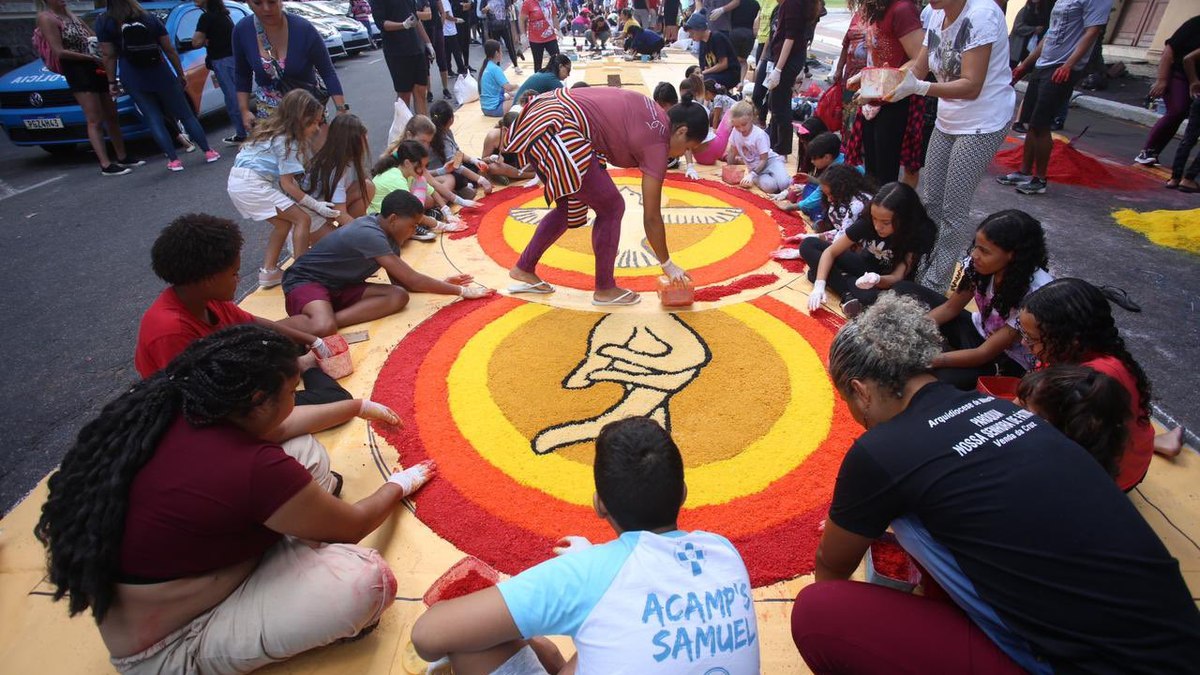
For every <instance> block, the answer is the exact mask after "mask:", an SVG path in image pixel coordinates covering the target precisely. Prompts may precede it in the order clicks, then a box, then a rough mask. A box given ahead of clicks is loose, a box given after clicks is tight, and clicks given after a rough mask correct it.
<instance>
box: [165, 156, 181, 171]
mask: <svg viewBox="0 0 1200 675" xmlns="http://www.w3.org/2000/svg"><path fill="white" fill-rule="evenodd" d="M167 171H183V162H181V161H179V160H177V159H173V160H171V161H169V162H167Z"/></svg>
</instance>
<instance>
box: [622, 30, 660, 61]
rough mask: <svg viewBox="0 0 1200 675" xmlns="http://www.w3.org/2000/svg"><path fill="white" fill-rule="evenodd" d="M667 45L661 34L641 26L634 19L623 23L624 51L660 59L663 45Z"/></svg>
mask: <svg viewBox="0 0 1200 675" xmlns="http://www.w3.org/2000/svg"><path fill="white" fill-rule="evenodd" d="M666 46H667V42H666V40H664V39H663V36H661V35H659V34H658V33H655V32H654V31H652V30H650V29H649V28H642V27H641V26H639V25H638V23H637V22H636V21H633V22H630V23H628V24H626V25H625V51H627V52H629V53H630V54H637V55H639V56H642V55H645V56H649V57H650V58H652V59H661V58H662V50H663V47H666Z"/></svg>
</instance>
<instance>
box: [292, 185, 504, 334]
mask: <svg viewBox="0 0 1200 675" xmlns="http://www.w3.org/2000/svg"><path fill="white" fill-rule="evenodd" d="M423 213H424V209H423V207H422V205H421V201H420V200H419V199H417V198H416V197H414V196H413V195H412V193H410V192H407V191H405V190H396V191H394V192H392V193H391V194H389V195H388V196H387V197H384V199H383V205H382V206H381V208H380V209H379V215H377V216H374V215H372V216H363V217H362V218H359V219H357V220H354V221H352V222H350V223H349V224H347V225H344V226H342V227H340V228H338V229H336V230H334V231H333V232H331V233H329V234H328V235H326V236H325V237H323V238H322V239H321V240H320V241H318V242H317V243H316V244H315V245H313V247H312V248H310V249H309V250H308V252H307V253H305V254H304V255H302V256H300V258H299V259H298V260H296V262H295V263H293V264H292V266H291V267H289V268H288V269H287V271H286V272H284V273H283V292H284V297H285V302H286V306H287V313H288V318H286V319H284V320H283V321H281V322H280V323H282V324H285V325H288V326H291V327H293V328H296V329H298V330H302V331H306V332H309V333H312V334H313V335H318V336H321V337H324V336H327V335H333V334H334V333H336V332H337V331H338V328H341V327H345V326H349V325H352V324H356V323H363V322H365V321H373V320H375V319H379V318H382V317H385V316H388V315H390V314H395V313H396V312H399V311H400V310H401V309H404V306H405V305H407V304H408V294H409V292H414V293H440V294H442V295H457V296H460V297H463V298H467V299H468V300H474V299H477V298H484V297H487V296H489V295H491V294H492V290H491V289H490V288H484V287H482V286H473V285H471V284H473V283H474V279H473V278H472V277H471V275H469V274H458V275H455V276H452V277H448V278H446V279H445V280H440V279H434V278H433V277H429V276H426V275H424V274H421V273H420V272H417V271H416V270H414V269H413V268H411V267H409V266H408V264H407V263H405V262H404V261H403V260H401V259H400V247H401V246H402V245H403V242H405V241H408V239H409V237H411V236H412V234H413V230H414V229H415V228H416V226H417V223H418V222H419V221H420V219H421V216H422V215H423ZM381 267H382V268H383V269H384V271H386V272H387V275H388V278H389V279H390V280H391V283H390V284H372V283H367V279H368V278H370V277H371V276H373V275H374V274H375V273H376V272H378V271H379V268H381Z"/></svg>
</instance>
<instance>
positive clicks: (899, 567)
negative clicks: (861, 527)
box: [866, 532, 921, 593]
mask: <svg viewBox="0 0 1200 675" xmlns="http://www.w3.org/2000/svg"><path fill="white" fill-rule="evenodd" d="M866 561H867V583H871V584H877V585H879V586H887V587H888V588H894V589H896V590H898V591H904V592H905V593H912V592H913V589H914V588H916V587H917V584H919V583H921V570H919V569H918V568H917V565H916V563H914V562H913V561H912V558H910V557H909V556H908V553H906V552H905V551H904V549H903V548H901V547H900V543H899V542H897V541H896V537H895V535H893V534H891V533H890V532H885V533H884V535H883V536H882V537H880V538H878V539H876V540H875V541H874V542H872V543H871V547H870V548H868V549H867V556H866Z"/></svg>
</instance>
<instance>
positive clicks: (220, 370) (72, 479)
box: [34, 325, 299, 623]
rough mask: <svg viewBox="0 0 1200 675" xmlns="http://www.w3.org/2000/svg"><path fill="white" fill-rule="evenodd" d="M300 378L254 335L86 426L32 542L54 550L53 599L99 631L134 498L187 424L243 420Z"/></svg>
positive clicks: (212, 342) (202, 350) (223, 346)
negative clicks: (164, 444) (150, 465)
mask: <svg viewBox="0 0 1200 675" xmlns="http://www.w3.org/2000/svg"><path fill="white" fill-rule="evenodd" d="M298 372H299V365H298V363H297V361H296V346H295V345H294V344H293V343H292V342H291V341H290V340H288V339H287V338H286V337H283V336H282V335H280V334H279V333H277V332H275V331H273V330H270V329H268V328H263V327H261V326H255V325H239V326H231V327H229V328H225V329H222V330H219V331H217V332H215V333H213V334H212V335H209V336H207V337H205V338H202V339H200V340H197V341H196V342H193V343H192V344H191V345H190V346H189V347H188V348H187V349H186V350H184V352H183V353H182V354H180V355H179V356H177V357H175V359H174V360H173V361H171V363H170V364H169V365H168V366H167V367H166V368H164V369H163V370H161V371H159V372H158V373H157V374H155V375H153V376H151V377H150V378H147V379H146V380H143V381H141V382H138V383H137V384H135V385H133V386H132V387H131V388H130V389H129V391H127V392H125V393H124V394H122V395H121V396H119V397H118V398H117V399H116V400H114V401H112V402H111V403H109V404H108V405H106V406H104V409H103V410H101V411H100V415H99V417H97V418H96V419H94V420H92V421H91V422H89V423H88V424H86V425H85V426H84V427H83V429H82V430H81V431H80V432H79V436H78V437H77V438H76V440H75V444H74V445H73V446H71V448H70V449H69V450H68V451H67V454H66V456H65V457H64V458H63V461H62V466H60V467H59V469H58V471H56V472H54V474H53V475H52V476H50V481H49V488H50V495H49V497H48V498H47V499H46V503H45V504H44V505H43V506H42V516H41V519H40V520H38V523H37V526H36V527H35V528H34V535H35V536H36V537H37V539H38V541H40V542H41V543H42V545H43V546H45V547H46V550H47V569H48V576H49V579H50V583H52V584H53V585H54V587H55V590H54V599H55V600H60V599H62V598H63V597H64V596H67V597H68V604H69V610H70V613H71V615H72V616H74V615H76V614H78V613H80V612H82V611H84V610H85V609H88V608H89V607H90V608H91V610H92V616H93V617H94V618H95V620H96V622H97V623H100V622H101V621H103V620H104V617H105V615H106V614H107V613H108V610H109V608H110V607H111V606H112V602H113V596H114V588H113V586H114V583H116V582H115V580H116V578H117V575H118V574H119V571H120V570H119V565H120V558H121V542H122V539H123V537H124V532H125V516H126V511H127V509H128V501H127V500H128V498H129V490H130V487H131V486H132V484H133V480H134V478H135V477H136V476H137V474H138V472H139V471H140V470H141V468H142V467H143V466H145V464H146V463H147V462H148V461H150V459H151V458H152V457H153V456H154V452H155V450H156V449H157V447H158V444H159V441H160V440H161V439H162V437H163V434H165V433H166V431H167V430H168V429H169V428H170V427H171V424H172V423H173V422H174V421H175V419H176V418H177V417H178V416H179V415H180V414H182V415H183V417H184V418H185V419H186V420H187V421H188V422H189V423H190V424H192V425H194V426H207V425H211V424H217V423H219V422H224V421H229V420H234V419H238V418H240V417H242V416H244V415H246V414H247V413H249V412H250V411H251V410H253V409H254V408H256V407H258V406H259V405H261V404H262V403H263V402H264V401H266V400H269V399H270V398H272V397H274V396H276V395H278V394H279V392H280V389H281V388H282V387H283V386H285V385H286V384H287V382H288V381H289V380H290V379H291V378H293V377H295V376H296V374H297V373H298Z"/></svg>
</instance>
